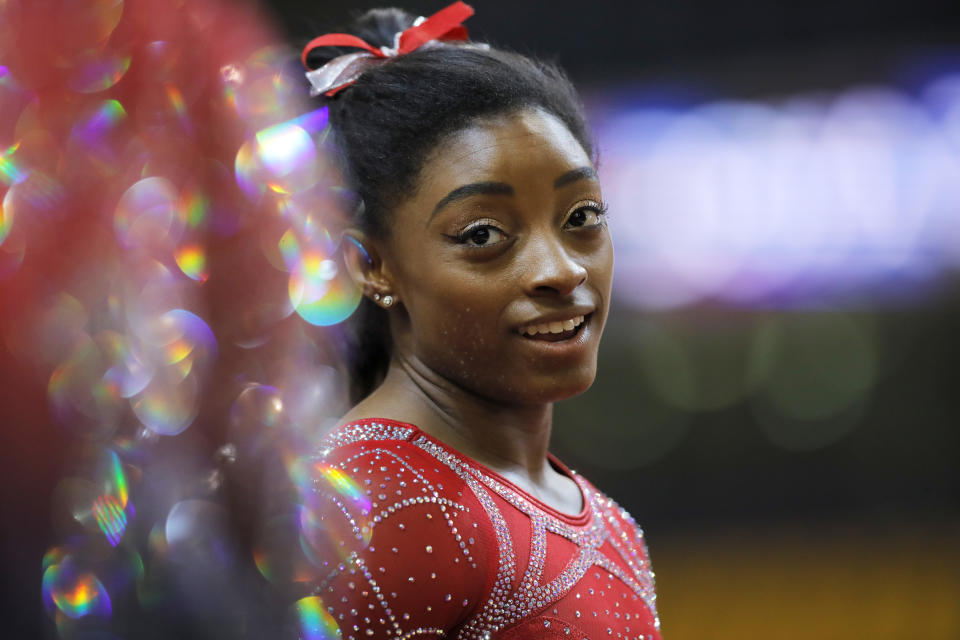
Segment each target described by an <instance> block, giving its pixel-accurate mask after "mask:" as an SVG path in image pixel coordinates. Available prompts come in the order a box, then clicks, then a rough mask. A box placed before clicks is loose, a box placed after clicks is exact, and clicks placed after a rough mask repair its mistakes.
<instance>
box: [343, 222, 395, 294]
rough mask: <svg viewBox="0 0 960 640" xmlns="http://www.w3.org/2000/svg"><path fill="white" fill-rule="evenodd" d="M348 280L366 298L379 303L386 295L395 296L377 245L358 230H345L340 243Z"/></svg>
mask: <svg viewBox="0 0 960 640" xmlns="http://www.w3.org/2000/svg"><path fill="white" fill-rule="evenodd" d="M340 246H341V247H342V250H343V259H344V263H345V264H346V267H347V272H348V273H349V274H350V278H351V279H352V280H353V281H354V282H355V283H356V285H357V286H358V287H359V288H360V291H362V292H363V295H365V296H366V297H368V298H370V299H372V300H374V301H376V302H380V299H381V298H382V297H383V296H386V295H393V296H396V293H395V292H394V289H393V282H392V281H391V277H390V273H389V272H388V270H387V269H386V268H385V267H384V263H383V257H382V255H381V253H380V250H379V248H378V247H377V243H376V242H375V241H374V240H373V239H372V238H370V237H369V236H368V235H367V234H365V233H364V232H362V231H360V230H359V229H353V228H351V229H347V230H346V231H344V232H343V241H342V242H341V243H340Z"/></svg>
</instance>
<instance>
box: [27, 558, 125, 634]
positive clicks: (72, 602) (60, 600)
mask: <svg viewBox="0 0 960 640" xmlns="http://www.w3.org/2000/svg"><path fill="white" fill-rule="evenodd" d="M42 587H43V599H44V602H45V603H46V604H47V606H48V607H49V608H53V607H56V608H57V609H58V610H59V611H60V612H62V613H63V614H64V615H65V616H67V617H68V618H73V619H76V618H82V617H84V616H87V615H91V614H92V615H99V616H109V615H110V613H111V605H110V596H109V595H108V594H107V590H106V589H105V588H104V586H103V584H102V583H101V582H100V580H98V579H97V576H95V575H94V574H93V573H91V572H89V571H82V570H81V569H79V567H77V563H76V562H75V560H74V559H73V557H72V556H66V557H65V558H63V559H62V560H61V561H60V562H59V563H57V564H51V565H50V566H49V567H47V569H46V570H45V571H44V572H43V583H42Z"/></svg>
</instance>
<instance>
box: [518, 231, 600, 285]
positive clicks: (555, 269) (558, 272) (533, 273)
mask: <svg viewBox="0 0 960 640" xmlns="http://www.w3.org/2000/svg"><path fill="white" fill-rule="evenodd" d="M525 253H526V256H525V261H526V262H527V264H526V265H524V274H525V276H526V287H527V290H528V293H529V294H531V295H545V294H546V295H561V296H565V295H569V294H571V293H573V292H574V290H575V289H576V288H577V287H579V286H580V285H582V284H583V283H584V282H586V281H587V269H586V267H584V266H583V265H582V264H580V262H578V261H577V260H576V259H575V258H576V256H574V255H571V253H570V251H569V249H568V248H567V247H565V246H564V245H563V243H562V242H561V241H560V239H559V238H555V237H550V238H541V239H540V240H538V241H537V242H532V243H531V245H530V246H529V247H528V251H526V252H525Z"/></svg>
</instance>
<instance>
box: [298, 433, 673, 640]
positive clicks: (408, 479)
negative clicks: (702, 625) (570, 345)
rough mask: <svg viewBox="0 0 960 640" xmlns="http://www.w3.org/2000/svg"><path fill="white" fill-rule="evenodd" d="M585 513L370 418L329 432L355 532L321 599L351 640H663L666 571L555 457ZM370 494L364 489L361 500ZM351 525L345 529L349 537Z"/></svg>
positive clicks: (328, 499) (625, 519)
mask: <svg viewBox="0 0 960 640" xmlns="http://www.w3.org/2000/svg"><path fill="white" fill-rule="evenodd" d="M550 459H551V462H552V464H553V465H554V466H555V467H556V468H558V469H559V470H560V471H561V472H562V473H565V474H566V475H568V476H569V477H571V478H572V479H573V480H574V481H576V483H577V485H578V486H579V487H580V490H581V492H582V493H583V499H584V505H585V506H584V509H583V511H582V512H581V513H580V514H578V515H567V514H564V513H560V512H558V511H556V510H555V509H552V508H551V507H549V506H548V505H546V504H544V503H542V502H540V501H539V500H537V499H536V498H534V497H533V496H531V495H529V494H528V493H526V492H524V491H523V490H521V489H519V488H518V487H516V486H515V485H513V484H512V483H511V482H510V481H508V480H506V479H505V478H503V477H502V476H500V475H498V474H497V473H495V472H494V471H491V470H490V469H488V468H486V467H484V466H483V465H481V464H478V463H477V462H474V461H473V460H471V459H469V458H467V457H465V456H463V455H462V454H460V453H459V452H457V451H455V450H453V449H451V448H450V447H448V446H446V445H444V444H443V443H441V442H439V441H438V440H436V439H434V438H432V437H430V436H428V435H426V434H425V433H423V432H422V431H420V430H419V429H417V428H416V427H415V426H413V425H409V424H405V423H402V422H395V421H391V420H382V419H370V420H366V421H361V422H354V423H351V424H348V425H344V426H342V427H340V428H338V429H336V430H334V431H333V432H332V433H331V434H329V435H328V436H327V437H326V438H325V439H324V441H323V443H322V445H321V453H320V454H319V456H318V458H317V459H316V461H315V462H316V463H318V464H321V465H322V467H323V468H326V469H334V470H336V471H333V472H332V473H334V474H337V475H338V477H339V475H340V474H347V475H349V476H350V477H351V478H352V480H353V482H354V483H355V484H353V485H352V486H353V489H352V492H353V494H354V497H355V498H356V499H354V500H348V499H345V498H344V496H343V495H342V492H341V494H338V493H337V492H335V491H334V492H332V491H330V490H329V486H330V485H329V481H328V478H329V473H328V474H327V475H328V478H327V480H324V481H321V480H318V481H317V482H316V487H318V489H317V492H318V494H317V495H318V496H320V499H319V502H320V503H327V504H328V505H330V503H332V504H333V505H334V507H333V508H332V509H331V511H332V512H333V515H328V516H327V517H328V518H333V519H332V520H329V521H328V522H329V523H330V525H331V526H330V527H329V529H330V530H334V529H336V528H337V526H336V522H335V521H336V520H342V522H344V523H346V525H347V527H346V528H347V530H348V531H352V532H353V534H354V535H348V536H344V537H345V538H348V540H346V542H344V541H339V542H338V543H337V544H338V545H339V550H340V553H341V559H342V562H341V563H339V564H337V563H333V565H331V573H330V574H329V577H328V578H327V579H326V580H324V581H323V582H322V583H321V584H320V585H319V586H318V587H317V590H316V593H317V595H318V596H320V598H321V599H322V602H323V606H324V607H325V608H326V610H327V612H328V613H329V614H330V616H331V617H332V619H333V620H334V621H335V622H336V624H337V625H338V626H339V628H340V632H341V636H342V637H343V638H344V639H350V638H355V639H356V640H362V639H364V638H408V637H413V636H417V635H433V636H442V637H449V638H465V639H467V638H472V639H482V638H498V639H499V638H564V639H566V638H572V639H576V640H583V639H584V638H589V639H590V640H601V639H603V638H631V639H633V638H643V639H644V640H660V632H659V626H660V625H659V620H658V618H657V613H656V602H655V601H656V595H655V593H654V584H653V572H652V571H651V569H650V562H649V560H648V558H647V550H646V544H645V542H644V538H643V532H642V531H641V529H640V528H639V527H638V526H637V525H636V523H635V522H634V521H633V519H632V518H631V517H630V515H629V514H628V513H627V512H626V511H624V510H623V509H621V508H620V507H619V506H617V505H616V504H615V503H614V502H613V500H611V499H609V498H607V497H606V496H605V495H603V494H602V493H600V492H599V491H598V490H597V489H596V488H595V487H594V486H593V485H591V484H590V483H589V482H587V480H586V479H584V478H583V477H582V476H580V475H577V474H574V473H572V472H571V471H570V470H568V469H567V468H566V467H564V466H563V465H562V464H561V463H560V462H559V461H558V460H556V459H555V458H553V457H552V456H551V458H550ZM358 489H359V490H358ZM341 528H342V527H341Z"/></svg>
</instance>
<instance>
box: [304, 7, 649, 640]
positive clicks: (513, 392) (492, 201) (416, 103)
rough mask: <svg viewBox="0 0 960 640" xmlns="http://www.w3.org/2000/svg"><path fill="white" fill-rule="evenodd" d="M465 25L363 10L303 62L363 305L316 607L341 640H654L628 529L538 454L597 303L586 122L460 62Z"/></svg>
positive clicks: (545, 88) (566, 93)
mask: <svg viewBox="0 0 960 640" xmlns="http://www.w3.org/2000/svg"><path fill="white" fill-rule="evenodd" d="M445 12H446V13H445ZM470 13H472V11H471V10H470V9H469V7H466V5H462V3H457V4H456V5H453V6H451V7H448V9H446V10H444V12H441V13H440V14H437V15H435V16H433V17H431V18H430V19H429V20H428V21H426V22H425V23H422V24H421V23H420V22H418V23H417V24H416V26H414V20H413V18H412V16H409V15H407V14H405V13H403V12H401V11H399V10H394V9H390V10H375V11H371V12H369V13H367V14H366V15H364V16H363V17H362V18H360V19H359V21H358V23H357V25H356V27H355V29H354V31H353V36H358V37H359V38H360V39H361V40H362V42H361V41H360V40H354V39H352V36H351V37H344V36H342V35H335V36H324V37H321V38H318V39H316V40H314V41H313V42H312V43H311V44H310V45H308V47H307V49H305V53H304V60H305V63H306V64H307V66H308V68H311V69H313V70H314V71H311V72H310V73H308V77H310V78H311V82H313V84H314V93H315V94H320V93H322V94H324V95H325V96H327V99H328V104H329V106H330V123H331V130H332V135H333V141H334V146H335V148H336V150H337V152H338V153H339V154H340V159H341V163H342V168H343V171H344V175H345V177H346V180H347V182H348V184H349V186H350V187H351V188H352V189H353V190H354V191H355V192H356V193H357V195H358V197H359V200H360V204H359V205H358V207H357V216H356V218H355V219H354V220H353V221H352V226H351V228H350V229H348V230H347V231H346V236H347V237H348V238H349V239H350V240H351V241H352V242H350V243H344V244H345V245H346V246H347V247H348V249H349V250H348V251H347V254H348V255H347V264H348V268H349V270H350V273H351V276H352V277H353V278H354V280H355V281H356V282H357V284H358V285H359V286H360V287H361V289H362V291H363V294H364V296H365V298H366V299H365V301H364V303H363V305H362V307H361V309H360V311H359V312H358V317H357V318H356V319H355V321H356V322H357V325H358V331H357V334H358V335H357V343H358V351H357V353H356V362H355V364H356V371H355V372H354V373H355V382H356V385H355V386H356V388H355V395H356V399H357V400H358V402H357V404H356V406H354V407H353V409H352V410H350V411H349V413H348V414H347V415H346V416H345V417H344V418H343V420H342V425H341V426H340V427H339V428H337V429H335V430H334V431H333V432H332V433H331V434H329V435H328V436H327V437H326V439H325V441H324V443H323V445H322V447H321V453H320V454H319V456H318V461H317V462H318V464H317V468H322V469H324V470H325V474H326V476H324V477H320V478H318V481H317V486H318V491H320V492H321V494H322V495H324V497H325V498H329V501H328V506H329V505H333V508H331V509H329V511H328V512H327V513H325V514H324V515H323V516H322V517H323V520H324V525H323V528H322V531H323V532H326V533H327V534H329V533H330V532H331V531H333V530H336V529H337V527H338V526H339V525H338V523H340V524H341V525H342V524H343V523H347V528H348V530H349V531H348V533H349V534H350V535H348V536H346V537H345V539H343V540H337V541H335V544H334V546H335V547H337V550H338V552H340V553H341V558H340V559H341V560H342V562H339V563H337V562H334V563H332V564H331V565H330V566H331V573H330V575H329V576H327V577H325V579H324V580H323V581H322V583H321V584H320V585H319V586H318V587H317V591H316V594H317V595H318V596H319V597H321V598H322V600H323V603H324V606H325V607H326V610H327V612H328V614H329V615H330V617H331V618H332V620H333V621H334V622H335V623H336V624H337V625H338V627H339V629H340V632H341V634H342V637H344V638H366V637H382V638H396V637H410V636H413V635H423V634H426V635H439V636H444V637H459V638H488V637H496V638H528V637H538V638H539V637H554V636H556V637H568V636H569V637H576V638H600V637H608V636H609V637H617V638H644V639H648V638H659V637H660V636H659V632H658V628H659V623H658V621H657V616H656V609H655V595H654V588H653V573H652V571H651V570H650V566H649V562H648V560H647V555H646V548H645V544H644V540H643V535H642V532H641V531H640V529H639V528H638V527H637V526H636V524H635V523H634V522H633V521H632V519H631V518H630V516H629V515H628V514H627V513H626V512H624V511H623V510H622V509H620V508H619V507H617V506H616V505H615V504H614V503H613V502H612V501H611V500H610V499H608V498H607V497H606V496H604V495H603V494H601V493H600V492H599V491H597V490H596V489H595V488H594V487H593V486H592V485H591V484H590V483H589V482H588V481H587V480H585V479H584V478H582V477H581V476H578V475H576V474H574V473H572V472H571V471H570V470H569V469H567V468H566V467H565V466H564V465H563V464H562V463H561V462H560V461H559V460H557V459H556V458H554V457H553V456H551V455H550V454H549V453H548V450H547V449H548V444H549V440H550V430H551V420H552V411H553V409H552V406H553V403H554V402H556V401H558V400H562V399H564V398H569V397H571V396H574V395H577V394H579V393H582V392H583V391H585V390H586V389H587V388H588V387H589V386H590V385H591V383H592V382H593V379H594V375H595V372H596V363H597V348H598V344H599V340H600V334H601V332H602V330H603V326H604V322H605V320H606V316H607V311H608V308H609V302H610V284H611V276H612V267H613V249H612V245H611V241H610V235H609V232H608V230H607V225H606V213H605V208H604V205H603V204H602V203H603V200H602V196H601V190H600V183H599V182H598V180H597V175H596V172H595V170H594V162H593V151H592V148H591V144H590V140H589V138H588V135H587V132H586V126H585V123H584V119H583V114H582V112H581V107H580V105H579V103H578V100H577V98H576V95H575V93H574V91H573V89H572V88H571V86H570V84H569V82H568V81H567V80H566V78H565V77H564V76H563V75H562V73H561V72H560V71H559V70H557V69H556V68H554V67H552V66H549V65H545V64H542V63H539V62H536V61H533V60H530V59H527V58H525V57H522V56H519V55H516V54H512V53H507V52H503V51H498V50H495V49H490V48H488V47H485V46H482V45H476V44H470V43H465V42H459V41H458V40H459V39H462V38H463V37H465V31H464V30H463V29H462V27H460V26H459V22H460V21H461V20H462V19H463V18H465V17H466V16H468V15H469V14H470ZM330 45H350V46H330ZM378 47H383V49H378ZM584 428H589V425H584ZM331 474H334V475H336V476H337V477H338V478H339V477H341V475H342V474H346V475H349V476H350V477H351V478H352V479H353V482H354V483H355V487H356V488H358V489H359V491H356V492H354V494H353V495H352V497H350V495H349V492H348V491H345V492H343V493H341V494H337V493H335V492H330V491H323V487H329V486H330V485H329V483H327V482H325V481H324V480H325V479H329V477H330V475H331ZM342 484H343V483H341V485H340V486H342ZM308 538H309V536H308Z"/></svg>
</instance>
